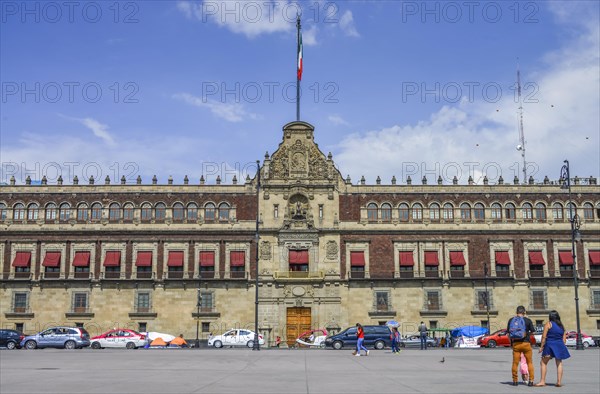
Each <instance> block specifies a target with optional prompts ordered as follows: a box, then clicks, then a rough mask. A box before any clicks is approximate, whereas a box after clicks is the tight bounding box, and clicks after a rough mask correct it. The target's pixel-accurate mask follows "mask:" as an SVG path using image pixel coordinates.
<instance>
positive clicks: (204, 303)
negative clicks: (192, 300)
mask: <svg viewBox="0 0 600 394" xmlns="http://www.w3.org/2000/svg"><path fill="white" fill-rule="evenodd" d="M201 296H202V300H201V302H200V311H201V312H212V311H213V293H209V292H203V293H201Z"/></svg>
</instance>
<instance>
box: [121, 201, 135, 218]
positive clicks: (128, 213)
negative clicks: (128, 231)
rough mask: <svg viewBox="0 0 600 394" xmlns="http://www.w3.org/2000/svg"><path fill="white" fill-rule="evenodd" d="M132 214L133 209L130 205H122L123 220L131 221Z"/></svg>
mask: <svg viewBox="0 0 600 394" xmlns="http://www.w3.org/2000/svg"><path fill="white" fill-rule="evenodd" d="M133 212H134V208H133V204H132V203H130V202H128V203H127V204H125V205H123V220H126V221H132V220H133Z"/></svg>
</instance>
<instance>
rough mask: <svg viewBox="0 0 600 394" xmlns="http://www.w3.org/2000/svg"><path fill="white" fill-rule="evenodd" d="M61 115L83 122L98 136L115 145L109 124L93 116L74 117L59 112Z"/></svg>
mask: <svg viewBox="0 0 600 394" xmlns="http://www.w3.org/2000/svg"><path fill="white" fill-rule="evenodd" d="M59 116H60V117H62V118H64V119H68V120H73V121H76V122H79V123H81V124H82V125H84V126H85V127H87V128H88V129H90V130H91V131H92V133H94V135H95V136H96V137H98V138H100V139H101V140H103V141H104V142H105V143H107V144H108V145H115V140H114V138H113V136H112V135H111V134H110V133H109V132H108V128H109V127H108V125H105V124H102V123H100V122H99V121H97V120H96V119H93V118H74V117H71V116H65V115H62V114H59Z"/></svg>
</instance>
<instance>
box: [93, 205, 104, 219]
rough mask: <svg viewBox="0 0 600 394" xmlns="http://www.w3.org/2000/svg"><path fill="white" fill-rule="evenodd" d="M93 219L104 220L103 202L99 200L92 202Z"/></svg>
mask: <svg viewBox="0 0 600 394" xmlns="http://www.w3.org/2000/svg"><path fill="white" fill-rule="evenodd" d="M92 220H102V204H100V203H99V202H95V203H93V204H92Z"/></svg>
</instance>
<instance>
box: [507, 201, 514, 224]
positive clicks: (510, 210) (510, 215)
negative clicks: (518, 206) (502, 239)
mask: <svg viewBox="0 0 600 394" xmlns="http://www.w3.org/2000/svg"><path fill="white" fill-rule="evenodd" d="M504 212H505V213H506V219H507V220H515V217H516V210H515V204H513V203H511V202H509V203H507V204H506V205H505V206H504Z"/></svg>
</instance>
